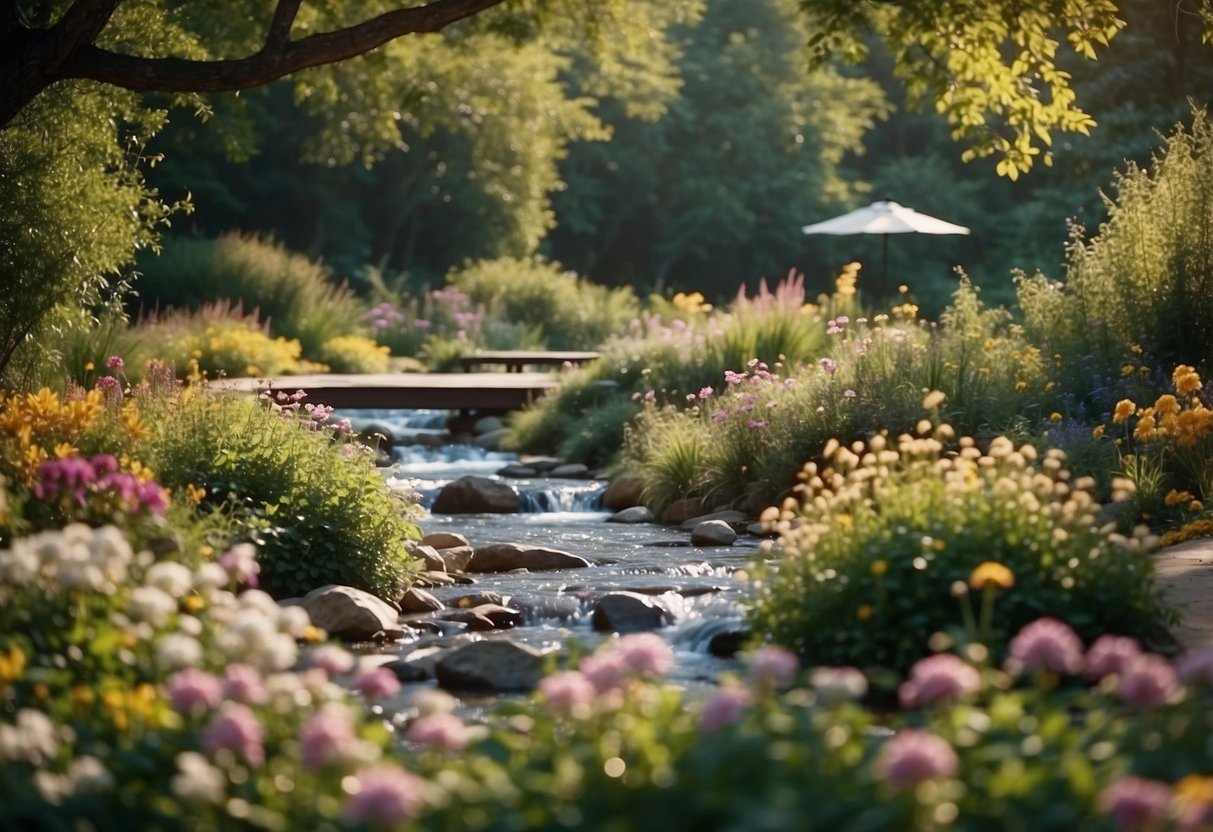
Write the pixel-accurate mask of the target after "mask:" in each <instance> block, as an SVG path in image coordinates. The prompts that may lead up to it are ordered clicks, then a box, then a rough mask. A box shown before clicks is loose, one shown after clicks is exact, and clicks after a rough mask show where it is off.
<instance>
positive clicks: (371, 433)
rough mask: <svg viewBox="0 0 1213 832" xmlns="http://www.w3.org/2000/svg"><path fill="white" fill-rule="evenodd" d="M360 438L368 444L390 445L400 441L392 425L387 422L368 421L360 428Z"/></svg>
mask: <svg viewBox="0 0 1213 832" xmlns="http://www.w3.org/2000/svg"><path fill="white" fill-rule="evenodd" d="M380 437H382V438H380ZM358 439H359V441H361V442H362V443H364V444H366V445H372V446H375V445H379V446H383V445H386V446H388V447H391V446H392V445H395V444H397V443H399V441H400V440H399V439H398V438H397V436H396V434H395V432H394V431H393V430H392V426H391V425H389V424H387V423H385V422H367V423H366V424H365V425H363V426H362V427H361V428H360V429H359V430H358Z"/></svg>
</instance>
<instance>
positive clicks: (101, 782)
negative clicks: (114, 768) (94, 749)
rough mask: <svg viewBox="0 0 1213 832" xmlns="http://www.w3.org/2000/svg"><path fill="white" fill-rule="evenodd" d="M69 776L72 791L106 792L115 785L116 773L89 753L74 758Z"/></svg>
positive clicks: (69, 769) (68, 772)
mask: <svg viewBox="0 0 1213 832" xmlns="http://www.w3.org/2000/svg"><path fill="white" fill-rule="evenodd" d="M67 776H68V778H69V779H70V780H71V781H72V791H73V792H75V793H78V794H91V793H96V792H104V791H108V790H110V789H111V788H113V786H114V775H112V774H110V772H109V769H107V768H106V767H105V764H104V763H102V762H101V761H100V760H98V759H97V758H96V757H90V756H89V755H87V754H84V755H81V756H79V757H77V758H76V759H74V760H72V762H71V765H69V766H68V767H67Z"/></svg>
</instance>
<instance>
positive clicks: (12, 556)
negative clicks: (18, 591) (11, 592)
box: [0, 539, 42, 586]
mask: <svg viewBox="0 0 1213 832" xmlns="http://www.w3.org/2000/svg"><path fill="white" fill-rule="evenodd" d="M41 565H42V564H41V562H40V560H39V558H38V553H37V551H36V550H35V549H34V547H33V546H31V545H30V543H29V542H28V541H26V540H24V539H22V540H15V541H13V547H12V548H11V549H3V550H0V582H3V583H6V584H11V585H12V586H25V585H26V584H29V583H31V582H32V581H33V580H34V578H36V577H38V572H39V571H40V569H41Z"/></svg>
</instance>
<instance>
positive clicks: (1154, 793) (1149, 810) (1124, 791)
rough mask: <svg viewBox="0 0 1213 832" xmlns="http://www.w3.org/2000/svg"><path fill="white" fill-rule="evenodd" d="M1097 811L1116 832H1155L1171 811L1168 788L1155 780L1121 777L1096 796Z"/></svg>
mask: <svg viewBox="0 0 1213 832" xmlns="http://www.w3.org/2000/svg"><path fill="white" fill-rule="evenodd" d="M1098 806H1099V809H1100V811H1102V812H1104V813H1106V814H1109V815H1111V816H1112V820H1113V821H1114V822H1115V824H1116V828H1117V829H1157V828H1161V827H1162V826H1163V824H1164V823H1165V822H1166V820H1167V817H1168V815H1169V814H1170V811H1171V787H1170V786H1168V785H1167V784H1166V783H1162V782H1159V781H1158V780H1146V779H1144V778H1141V777H1132V776H1129V777H1122V778H1120V779H1119V780H1117V781H1116V782H1115V783H1113V784H1112V785H1110V786H1108V787H1107V788H1106V789H1104V790H1103V792H1101V793H1100V795H1099V801H1098Z"/></svg>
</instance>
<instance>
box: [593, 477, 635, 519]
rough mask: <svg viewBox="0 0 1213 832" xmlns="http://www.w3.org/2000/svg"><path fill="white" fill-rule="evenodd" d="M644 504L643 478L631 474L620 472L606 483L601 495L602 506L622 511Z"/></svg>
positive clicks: (609, 509)
mask: <svg viewBox="0 0 1213 832" xmlns="http://www.w3.org/2000/svg"><path fill="white" fill-rule="evenodd" d="M643 504H644V480H642V479H641V478H640V477H637V476H635V475H632V474H620V475H619V476H618V477H615V479H613V480H611V481H610V482H609V483H608V484H607V488H606V491H605V492H604V493H603V495H602V507H603V508H605V509H607V510H608V511H622V510H624V509H625V508H632V507H633V506H639V505H643Z"/></svg>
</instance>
